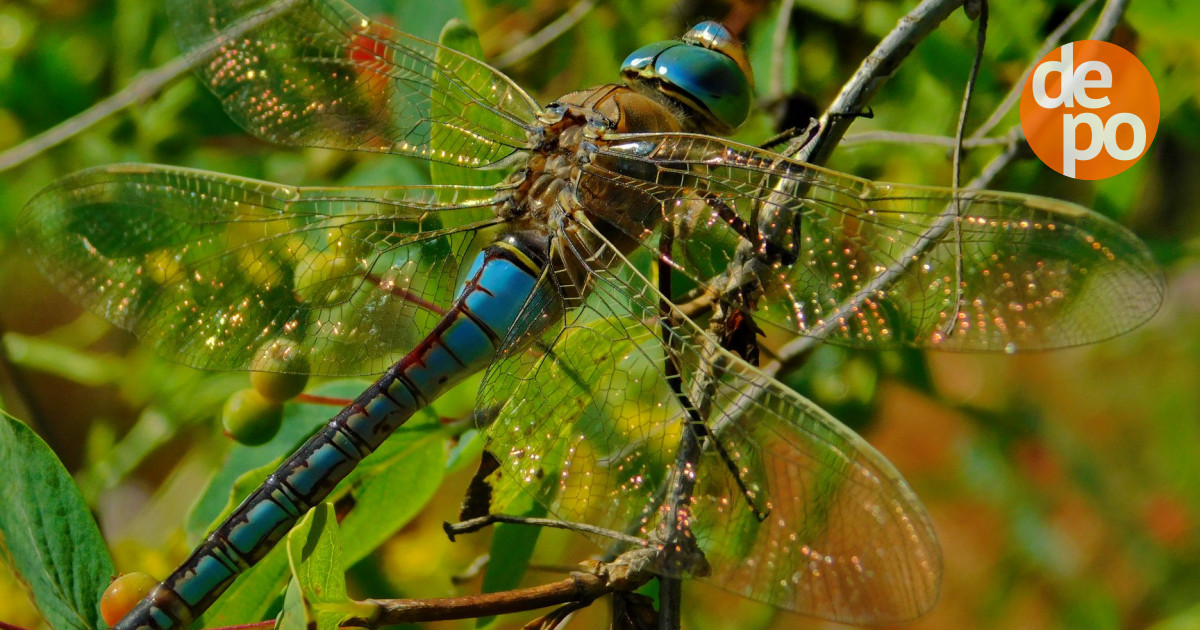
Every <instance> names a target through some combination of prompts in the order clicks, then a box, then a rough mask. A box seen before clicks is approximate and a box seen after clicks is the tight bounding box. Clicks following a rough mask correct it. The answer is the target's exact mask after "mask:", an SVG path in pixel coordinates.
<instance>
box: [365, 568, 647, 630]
mask: <svg viewBox="0 0 1200 630" xmlns="http://www.w3.org/2000/svg"><path fill="white" fill-rule="evenodd" d="M623 588H625V585H623V584H621V583H620V582H617V581H614V580H613V579H611V578H610V577H609V576H607V575H604V574H601V573H573V574H571V576H570V577H568V578H565V579H562V580H559V581H557V582H552V583H550V584H543V585H540V586H532V587H529V588H519V589H514V590H511V591H503V592H499V593H482V594H479V595H464V596H462V597H439V598H431V599H368V600H364V601H361V602H358V603H359V604H360V605H364V606H368V607H371V608H374V609H375V612H374V613H373V614H371V615H369V616H365V617H354V618H351V619H349V620H347V621H345V622H344V623H343V624H342V625H343V626H350V627H363V628H377V627H380V626H391V625H396V624H401V623H419V622H424V621H444V620H447V619H473V618H479V617H488V616H492V615H503V614H507V613H514V612H522V611H528V610H537V609H538V608H546V607H548V606H559V605H563V604H580V605H586V604H589V603H591V602H592V601H594V600H595V599H596V598H598V597H602V596H604V595H607V594H609V593H612V592H614V591H617V590H622V589H623Z"/></svg>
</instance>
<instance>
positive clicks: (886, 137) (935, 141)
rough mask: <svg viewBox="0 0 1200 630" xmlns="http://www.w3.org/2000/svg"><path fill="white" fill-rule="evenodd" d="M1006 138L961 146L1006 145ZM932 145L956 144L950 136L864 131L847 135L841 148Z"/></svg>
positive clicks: (967, 141) (970, 141)
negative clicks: (862, 145)
mask: <svg viewBox="0 0 1200 630" xmlns="http://www.w3.org/2000/svg"><path fill="white" fill-rule="evenodd" d="M1008 142H1009V140H1008V138H992V137H987V138H973V137H972V138H964V139H963V141H962V146H963V148H965V149H977V148H981V147H993V146H999V145H1005V144H1008ZM873 143H884V144H903V145H914V144H932V145H935V146H940V147H946V148H947V149H953V148H954V147H955V145H956V144H957V143H956V142H955V141H954V138H952V137H950V136H938V135H934V134H928V133H905V132H903V131H864V132H863V133H852V134H849V135H847V136H846V137H845V138H844V139H843V140H842V144H841V146H843V147H848V146H851V145H855V144H873Z"/></svg>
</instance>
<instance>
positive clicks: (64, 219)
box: [19, 165, 498, 374]
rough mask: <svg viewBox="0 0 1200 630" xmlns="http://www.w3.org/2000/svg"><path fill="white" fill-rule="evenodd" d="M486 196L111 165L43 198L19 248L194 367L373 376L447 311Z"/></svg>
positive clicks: (484, 218) (89, 303)
mask: <svg viewBox="0 0 1200 630" xmlns="http://www.w3.org/2000/svg"><path fill="white" fill-rule="evenodd" d="M493 194H494V191H493V190H492V189H490V188H456V187H434V186H430V187H411V188H407V187H396V188H376V189H372V188H343V189H337V188H294V187H290V186H281V185H278V184H272V183H268V182H261V181H254V180H249V179H241V178H236V177H229V176H224V175H218V174H215V173H208V172H205V171H196V170H190V169H182V168H171V167H162V166H147V165H116V166H110V167H104V168H98V169H91V170H87V171H81V172H79V173H76V174H74V175H71V176H68V177H66V178H63V179H61V180H59V181H58V182H56V183H55V184H53V185H52V186H50V187H49V188H47V189H45V190H44V191H42V192H41V193H40V194H38V196H37V197H35V198H34V199H33V200H32V201H30V202H29V204H28V206H26V208H25V211H24V214H23V216H22V218H21V221H20V227H19V230H20V235H19V236H20V238H21V240H22V241H23V242H24V243H25V244H26V246H27V247H28V248H29V250H30V252H31V253H32V255H33V256H34V258H35V259H36V261H37V263H38V266H39V267H40V268H41V270H42V271H43V273H45V274H46V276H47V277H48V278H50V279H51V281H52V282H55V283H56V284H58V285H59V288H60V289H61V290H62V291H63V292H65V293H67V294H68V295H72V296H74V297H76V298H77V299H78V300H79V301H80V302H82V303H83V304H84V305H85V306H86V307H88V308H89V309H91V310H92V311H95V312H96V313H98V314H100V315H101V316H103V317H105V318H106V319H108V320H109V321H112V322H113V323H115V324H117V325H119V326H121V327H123V328H126V329H128V330H131V331H133V332H134V333H135V334H137V335H138V336H139V337H140V338H142V339H143V340H145V341H146V342H148V343H150V344H151V345H153V346H154V347H155V348H156V349H157V350H159V351H160V352H162V353H163V354H164V355H166V356H168V357H171V358H174V359H176V360H179V361H181V362H183V363H186V364H188V365H191V366H194V367H199V368H212V369H262V368H263V365H261V364H260V363H258V362H260V361H262V360H263V359H264V357H263V356H262V351H263V350H264V349H265V348H266V347H268V346H269V345H270V344H272V343H274V342H277V341H288V342H291V343H294V344H297V345H298V346H299V347H300V348H301V349H302V350H303V351H304V352H305V353H306V354H307V358H308V361H309V363H310V365H311V368H312V372H313V373H317V374H375V373H379V372H381V371H383V369H385V368H386V367H387V366H388V365H390V364H391V362H392V361H393V360H394V359H395V358H396V357H397V356H398V355H399V353H402V352H404V351H406V350H408V349H409V348H411V347H412V346H413V345H414V344H415V343H416V342H417V341H418V340H419V339H421V338H422V337H424V335H425V334H426V333H427V332H428V331H429V330H430V329H431V328H432V327H433V325H434V324H435V323H436V322H437V320H438V319H439V318H440V314H441V312H442V310H443V309H444V308H445V307H446V306H447V305H449V303H450V301H451V298H452V296H453V292H454V290H455V287H456V285H457V282H458V279H459V275H460V273H462V271H463V258H464V257H466V256H470V255H471V254H472V252H473V251H475V250H477V249H478V248H479V247H480V244H479V243H478V241H479V240H480V238H479V232H480V231H481V230H487V229H489V228H490V226H493V225H496V224H497V223H498V219H496V218H495V217H494V215H493V214H492V212H491V209H490V208H489V204H490V203H491V195H493ZM482 240H486V237H485V238H483V239H482ZM468 262H469V261H468Z"/></svg>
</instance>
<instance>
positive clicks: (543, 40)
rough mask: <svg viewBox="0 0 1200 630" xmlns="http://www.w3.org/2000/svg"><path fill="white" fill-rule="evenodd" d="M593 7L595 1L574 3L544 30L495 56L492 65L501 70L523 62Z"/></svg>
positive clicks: (565, 30)
mask: <svg viewBox="0 0 1200 630" xmlns="http://www.w3.org/2000/svg"><path fill="white" fill-rule="evenodd" d="M595 7H596V2H595V0H581V1H580V2H577V3H575V5H574V6H572V7H571V8H570V9H569V10H567V12H566V13H564V14H562V15H560V16H558V19H556V20H554V21H553V22H551V23H549V24H547V25H546V26H545V28H543V29H542V30H540V31H538V32H536V33H534V34H533V35H531V36H529V37H526V38H525V39H523V40H521V42H520V43H519V44H517V45H516V46H513V47H512V48H509V49H508V50H506V51H504V53H502V54H500V55H499V56H497V57H496V58H495V59H493V60H492V65H493V66H495V67H497V68H501V69H503V68H509V67H512V66H514V65H516V64H518V63H520V62H521V61H524V60H525V59H527V58H528V57H529V56H531V55H533V54H534V53H536V52H537V51H539V50H541V49H542V48H544V47H545V46H546V44H549V43H550V42H552V41H554V40H555V39H558V37H560V36H561V35H562V34H563V33H565V32H567V31H569V30H571V27H573V26H575V25H576V24H578V23H579V21H580V20H582V19H583V18H584V16H586V15H587V14H588V13H590V12H591V10H592V9H594V8H595Z"/></svg>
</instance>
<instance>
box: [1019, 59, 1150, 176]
mask: <svg viewBox="0 0 1200 630" xmlns="http://www.w3.org/2000/svg"><path fill="white" fill-rule="evenodd" d="M1021 128H1022V129H1023V130H1024V131H1025V138H1026V139H1028V140H1029V146H1031V147H1033V152H1034V153H1036V154H1037V156H1038V157H1039V158H1041V160H1042V161H1043V162H1045V163H1046V165H1047V166H1049V167H1050V168H1052V169H1054V170H1056V171H1058V172H1059V173H1062V174H1063V175H1066V176H1067V177H1074V178H1075V179H1102V178H1105V177H1112V176H1113V175H1116V174H1117V173H1120V172H1122V171H1124V170H1125V169H1127V168H1129V167H1130V166H1133V163H1134V162H1136V161H1137V160H1138V158H1140V157H1142V155H1144V154H1145V153H1146V149H1147V148H1149V146H1150V143H1151V142H1153V141H1154V133H1155V132H1156V131H1158V89H1157V88H1156V87H1154V79H1152V78H1151V77H1150V72H1149V71H1148V70H1146V66H1144V65H1142V62H1141V61H1138V58H1137V57H1134V56H1133V55H1132V54H1130V52H1129V51H1127V50H1125V49H1124V48H1121V47H1120V46H1117V45H1116V44H1110V43H1108V42H1101V41H1095V40H1085V41H1081V42H1072V43H1070V44H1066V45H1064V46H1060V47H1059V48H1058V49H1057V50H1054V51H1052V52H1051V53H1050V54H1048V55H1046V56H1045V57H1043V58H1042V60H1041V62H1039V63H1038V65H1037V66H1036V67H1035V68H1034V70H1033V72H1032V73H1031V74H1030V75H1029V79H1028V80H1027V81H1025V89H1024V90H1023V91H1022V93H1021Z"/></svg>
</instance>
